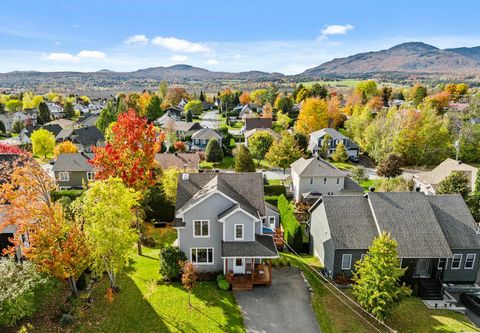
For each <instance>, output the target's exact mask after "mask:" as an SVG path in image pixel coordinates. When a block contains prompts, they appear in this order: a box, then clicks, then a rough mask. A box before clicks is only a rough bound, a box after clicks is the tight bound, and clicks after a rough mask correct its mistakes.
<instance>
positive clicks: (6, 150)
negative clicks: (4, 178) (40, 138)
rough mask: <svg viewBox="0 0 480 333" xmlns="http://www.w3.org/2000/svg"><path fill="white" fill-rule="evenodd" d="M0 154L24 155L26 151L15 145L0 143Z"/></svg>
mask: <svg viewBox="0 0 480 333" xmlns="http://www.w3.org/2000/svg"><path fill="white" fill-rule="evenodd" d="M0 154H14V155H24V154H26V152H25V151H24V150H22V149H20V148H18V147H16V146H10V145H6V144H3V143H0Z"/></svg>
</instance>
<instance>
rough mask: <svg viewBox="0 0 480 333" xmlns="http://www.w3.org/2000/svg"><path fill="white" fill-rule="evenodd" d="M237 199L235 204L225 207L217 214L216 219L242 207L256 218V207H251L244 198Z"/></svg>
mask: <svg viewBox="0 0 480 333" xmlns="http://www.w3.org/2000/svg"><path fill="white" fill-rule="evenodd" d="M237 199H239V198H237ZM237 201H238V203H237V204H235V205H232V206H231V207H229V208H227V209H225V210H224V211H223V212H221V213H220V214H218V219H219V220H220V219H222V218H223V217H225V216H227V215H228V214H230V213H233V212H234V211H236V210H237V209H243V210H244V211H246V212H247V213H248V214H250V215H253V216H254V217H255V218H258V213H257V211H256V209H255V208H254V207H252V205H250V204H249V203H248V202H245V200H243V199H239V200H237Z"/></svg>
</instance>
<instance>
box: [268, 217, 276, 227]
mask: <svg viewBox="0 0 480 333" xmlns="http://www.w3.org/2000/svg"><path fill="white" fill-rule="evenodd" d="M268 223H269V224H270V226H271V225H272V224H273V225H275V216H269V217H268Z"/></svg>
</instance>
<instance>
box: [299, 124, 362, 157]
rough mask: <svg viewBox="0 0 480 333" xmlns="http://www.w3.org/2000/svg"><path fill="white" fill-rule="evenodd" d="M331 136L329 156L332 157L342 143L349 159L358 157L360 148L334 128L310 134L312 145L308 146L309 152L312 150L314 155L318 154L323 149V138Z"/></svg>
mask: <svg viewBox="0 0 480 333" xmlns="http://www.w3.org/2000/svg"><path fill="white" fill-rule="evenodd" d="M327 134H328V135H329V136H330V140H329V143H328V155H329V156H330V155H331V154H333V153H334V152H335V150H336V149H337V145H338V144H339V143H340V142H341V143H343V145H344V146H345V149H346V150H347V154H348V156H349V157H358V153H359V147H358V145H357V144H356V143H355V142H353V141H352V140H351V139H349V138H347V137H346V136H345V135H343V134H342V133H340V132H338V131H337V130H335V129H333V128H324V129H321V130H319V131H316V132H313V133H311V134H310V143H309V144H308V150H310V151H311V152H312V153H313V154H314V155H317V154H318V151H319V150H320V148H321V147H322V143H323V138H324V137H325V136H326V135H327Z"/></svg>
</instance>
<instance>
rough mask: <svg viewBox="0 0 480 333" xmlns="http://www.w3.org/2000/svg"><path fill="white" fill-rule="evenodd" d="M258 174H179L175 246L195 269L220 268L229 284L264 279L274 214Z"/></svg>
mask: <svg viewBox="0 0 480 333" xmlns="http://www.w3.org/2000/svg"><path fill="white" fill-rule="evenodd" d="M263 196H264V193H263V179H262V175H261V174H260V173H253V172H251V173H215V172H210V173H192V174H188V173H184V174H181V175H180V176H179V179H178V189H177V202H176V207H175V222H174V227H175V228H176V229H177V233H178V239H177V242H178V243H177V245H178V247H179V248H180V249H181V250H182V251H183V252H184V253H185V254H186V255H187V258H188V260H190V261H191V262H192V263H193V264H195V265H196V266H197V267H198V270H199V271H200V272H223V273H224V274H225V275H226V278H227V280H228V281H229V282H230V283H232V285H233V288H234V289H235V288H236V289H251V288H253V285H254V284H270V283H271V279H272V269H271V260H270V259H273V258H278V252H277V248H276V246H275V243H274V239H273V237H272V235H271V234H266V233H265V232H264V231H268V229H269V228H270V227H275V228H276V227H278V225H279V215H278V212H276V211H275V210H274V209H273V208H270V207H268V208H267V207H266V204H265V201H264V198H263Z"/></svg>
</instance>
